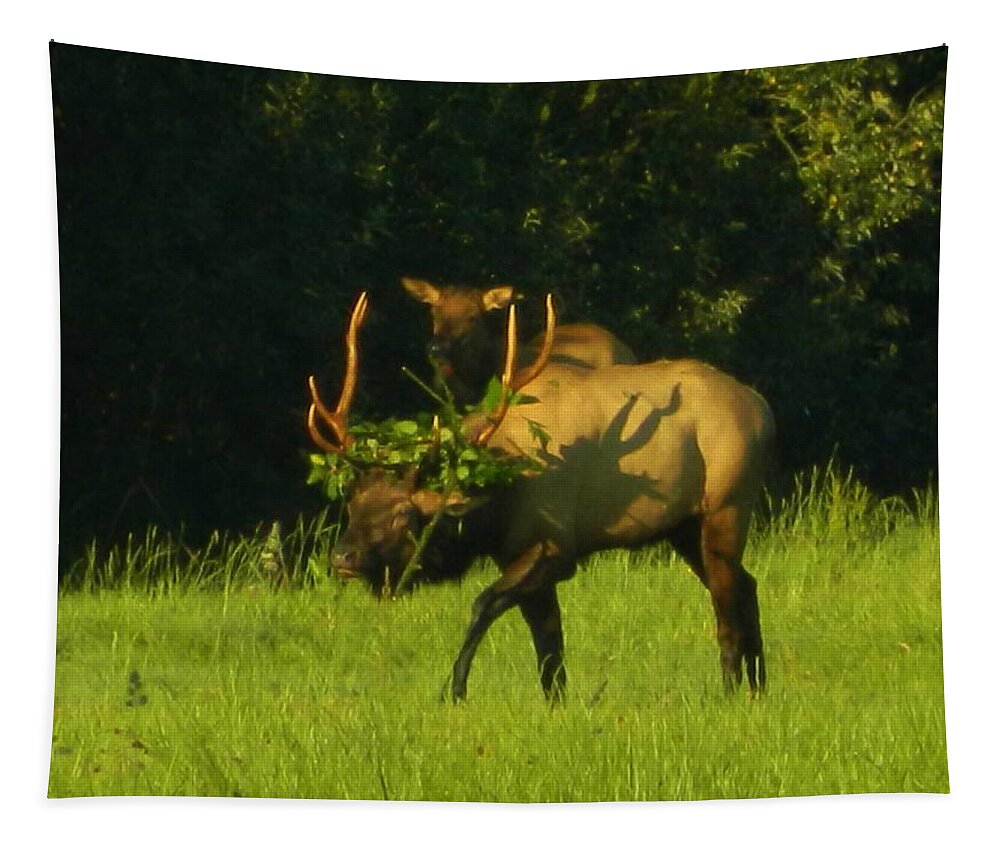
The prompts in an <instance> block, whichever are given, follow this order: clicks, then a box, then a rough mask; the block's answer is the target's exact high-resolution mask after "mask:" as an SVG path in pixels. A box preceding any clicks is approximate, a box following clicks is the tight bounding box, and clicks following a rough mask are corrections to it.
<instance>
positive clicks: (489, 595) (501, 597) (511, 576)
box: [451, 543, 545, 700]
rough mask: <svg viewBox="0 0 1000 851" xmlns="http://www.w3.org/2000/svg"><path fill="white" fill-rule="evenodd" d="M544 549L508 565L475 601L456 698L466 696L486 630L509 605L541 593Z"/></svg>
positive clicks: (456, 671)
mask: <svg viewBox="0 0 1000 851" xmlns="http://www.w3.org/2000/svg"><path fill="white" fill-rule="evenodd" d="M544 551H545V545H544V544H543V543H538V544H535V545H534V546H532V547H531V548H530V549H529V550H528V551H527V552H525V553H524V554H522V555H521V556H520V557H519V558H517V559H516V560H514V561H513V562H511V563H510V564H508V565H506V566H505V567H504V569H503V575H502V576H501V577H500V578H499V579H498V580H497V581H496V582H494V583H493V584H492V585H490V586H489V588H487V589H486V590H485V591H483V593H482V594H480V595H479V596H478V597H477V598H476V602H475V603H473V605H472V622H471V623H470V624H469V628H468V629H467V630H466V632H465V641H464V642H463V643H462V649H461V650H460V651H459V654H458V658H457V659H456V660H455V665H454V667H453V668H452V677H451V696H452V697H453V698H454V699H455V700H461V699H462V698H464V697H465V691H466V682H467V681H468V679H469V668H470V667H471V666H472V659H473V657H474V656H475V655H476V650H477V649H478V648H479V643H480V642H481V641H482V640H483V636H484V635H485V634H486V630H488V629H489V628H490V626H491V625H492V624H493V622H494V621H495V620H496V619H497V618H498V617H500V615H502V614H503V613H504V612H506V611H507V610H508V609H509V608H511V607H512V606H515V605H519V604H520V603H521V602H523V601H524V600H525V599H526V595H528V596H530V595H531V594H532V593H537V590H538V588H540V587H541V583H542V582H544V562H543V560H542V554H543V552H544ZM529 607H530V606H529Z"/></svg>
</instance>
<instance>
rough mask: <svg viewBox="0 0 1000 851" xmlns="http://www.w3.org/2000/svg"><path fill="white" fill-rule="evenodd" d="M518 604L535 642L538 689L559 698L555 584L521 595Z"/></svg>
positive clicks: (562, 684) (561, 674)
mask: <svg viewBox="0 0 1000 851" xmlns="http://www.w3.org/2000/svg"><path fill="white" fill-rule="evenodd" d="M518 605H519V606H520V607H521V614H522V615H523V616H524V619H525V620H526V621H527V623H528V626H529V627H530V628H531V637H532V639H533V640H534V642H535V653H536V654H537V655H538V673H539V674H540V675H541V679H542V690H543V691H544V692H545V696H546V697H547V698H548V699H549V700H550V701H558V700H561V699H562V697H563V695H564V694H565V692H566V669H565V668H564V667H563V632H562V617H561V615H560V613H559V600H558V599H557V598H556V588H555V586H554V585H545V586H543V587H541V588H539V589H538V590H537V591H535V592H533V593H530V594H529V595H528V596H526V597H524V598H523V599H522V600H521V602H520V603H519V604H518Z"/></svg>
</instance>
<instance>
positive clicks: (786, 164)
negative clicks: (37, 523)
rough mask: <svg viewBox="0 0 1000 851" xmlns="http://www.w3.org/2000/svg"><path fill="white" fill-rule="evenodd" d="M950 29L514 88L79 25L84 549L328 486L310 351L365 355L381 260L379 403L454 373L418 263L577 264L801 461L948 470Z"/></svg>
mask: <svg viewBox="0 0 1000 851" xmlns="http://www.w3.org/2000/svg"><path fill="white" fill-rule="evenodd" d="M946 55H947V54H946V50H945V49H944V48H937V49H932V50H925V51H916V52H913V53H904V54H896V55H891V56H882V57H874V58H868V59H858V60H850V61H845V62H834V63H823V64H817V65H805V66H791V67H784V68H770V69H758V70H751V71H745V72H730V73H721V74H699V75H691V76H677V77H661V78H648V79H634V80H605V81H582V82H571V83H545V84H516V85H515V84H510V85H507V84H455V83H423V82H421V83H416V82H405V81H393V80H367V79H355V78H346V77H332V76H322V75H316V74H307V73H292V72H279V71H270V70H264V69H256V68H246V67H239V66H231V65H216V64H213V63H202V62H193V61H187V60H176V59H164V58H158V57H150V56H143V55H137V54H127V53H118V52H112V51H102V50H94V49H88V48H76V47H68V46H65V45H53V47H52V69H53V95H54V105H55V113H54V115H55V135H56V161H57V180H58V193H59V199H58V203H59V230H60V234H59V236H60V274H61V293H62V357H63V373H62V381H63V406H62V441H63V445H62V508H61V511H62V518H61V520H62V529H63V548H64V557H67V556H69V557H71V556H73V555H74V554H75V553H74V549H75V548H77V547H79V545H80V544H81V543H82V542H85V541H86V540H88V539H89V538H90V537H91V536H93V535H98V536H99V537H102V538H115V537H118V536H120V535H122V534H124V533H125V532H127V531H128V530H130V529H134V528H136V527H138V526H142V525H145V524H146V523H148V522H156V523H158V524H160V525H161V526H163V525H165V526H168V527H171V526H179V525H187V526H188V528H189V530H190V531H198V530H207V529H211V528H215V527H224V528H234V529H236V528H249V527H252V526H253V525H255V524H256V523H257V522H259V521H260V520H261V519H262V518H269V517H281V518H284V517H285V516H287V515H289V514H293V513H295V512H297V511H300V510H303V509H307V508H309V507H310V505H312V504H314V503H311V502H310V500H313V499H316V497H315V496H314V495H313V494H311V492H310V491H309V490H307V489H305V486H304V471H305V462H304V458H303V456H304V455H305V453H306V451H307V440H306V438H305V436H304V430H303V428H302V425H301V422H302V415H303V411H304V408H305V406H306V404H307V397H306V393H305V389H304V385H303V377H304V376H305V375H307V374H308V373H310V372H315V371H317V370H318V371H319V373H320V376H321V379H322V380H323V381H326V382H329V383H331V384H335V383H336V381H337V380H338V379H339V370H340V368H341V366H340V362H339V360H340V344H339V333H340V329H341V328H342V327H343V320H344V313H345V311H346V310H347V309H348V307H349V305H350V302H351V301H352V298H353V295H354V294H355V293H356V292H357V291H358V290H360V289H367V290H369V291H370V292H371V294H372V304H373V314H372V317H371V319H370V321H369V324H368V326H367V327H366V330H365V333H364V340H363V343H362V377H363V384H362V389H361V397H360V398H359V400H358V402H357V403H356V404H357V405H358V406H359V407H360V408H361V409H362V412H363V413H364V414H366V415H368V414H371V415H377V416H378V417H386V416H395V417H400V418H410V417H412V416H413V415H414V413H415V412H416V411H418V410H419V409H420V408H421V406H422V405H423V402H424V401H425V400H424V398H423V396H422V395H421V394H420V393H419V391H417V390H416V389H415V388H414V386H413V385H412V383H411V382H409V381H407V380H406V379H405V378H404V377H402V376H401V375H400V372H399V367H400V366H401V365H402V364H408V365H409V366H411V367H412V368H413V369H415V370H417V371H418V372H422V373H423V374H427V372H428V369H427V367H426V366H425V361H424V356H423V346H424V344H425V342H426V339H427V337H428V331H429V329H428V327H427V325H428V323H427V318H426V316H424V315H423V314H422V313H421V312H420V311H418V310H416V309H415V308H414V306H413V305H412V304H410V303H409V302H408V300H407V299H406V297H405V295H404V294H403V293H402V292H401V290H400V288H399V278H400V277H401V276H403V275H411V276H419V277H425V278H428V279H430V280H434V281H439V282H453V283H468V284H475V285H486V284H488V283H491V282H499V283H513V284H515V285H516V286H517V287H518V288H519V289H521V290H522V291H523V292H525V293H526V294H527V295H528V296H529V297H533V296H536V297H537V298H529V299H528V301H527V302H526V306H528V307H530V306H531V305H532V304H540V302H541V295H542V294H543V293H545V292H548V291H550V290H551V291H555V292H556V294H557V296H558V299H559V302H560V315H561V317H562V319H563V320H564V321H567V320H570V319H581V318H586V319H589V320H593V321H597V322H600V323H602V324H604V325H606V326H607V327H609V328H611V329H612V330H613V331H615V332H616V333H617V334H618V335H619V336H621V337H622V339H624V340H625V341H627V342H628V343H629V344H630V345H631V346H632V347H633V348H634V349H635V350H636V351H637V353H638V354H639V355H640V356H641V357H642V358H643V359H650V358H656V357H677V356H694V357H700V358H704V359H706V360H709V361H711V362H713V363H716V364H717V365H719V366H720V367H722V368H724V369H727V370H729V371H731V372H733V373H734V374H736V375H737V376H738V377H740V378H741V379H743V380H745V381H748V382H750V383H752V384H753V385H755V386H756V387H758V389H760V390H761V392H763V393H764V395H765V396H766V397H767V398H768V399H769V401H770V402H771V404H772V406H773V407H774V409H775V412H776V414H777V419H778V424H779V431H780V442H781V447H782V450H781V451H782V462H783V464H784V466H785V467H786V468H787V469H796V468H802V467H804V466H806V465H808V464H811V463H815V462H818V461H824V460H826V458H828V457H829V455H830V453H831V452H832V451H833V450H834V448H835V447H836V448H837V451H838V452H839V455H840V457H841V459H842V460H843V461H845V462H847V463H850V464H852V465H853V466H854V467H855V468H856V469H857V470H858V471H859V473H860V474H861V475H862V476H863V477H864V478H865V479H866V480H868V481H869V482H870V483H872V484H873V485H875V486H876V487H878V488H879V489H881V490H883V491H892V490H899V489H904V488H907V487H909V486H911V485H914V484H922V483H924V482H925V481H926V478H927V476H928V474H929V473H931V472H933V470H934V468H935V465H936V439H937V432H936V398H937V386H936V382H937V372H936V323H937V266H938V243H939V240H938V226H939V213H940V204H939V197H940V195H939V193H940V162H941V145H942V117H943V105H944V79H945V63H946ZM539 313H540V310H539ZM536 321H539V317H536Z"/></svg>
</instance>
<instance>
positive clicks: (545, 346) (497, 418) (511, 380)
mask: <svg viewBox="0 0 1000 851" xmlns="http://www.w3.org/2000/svg"><path fill="white" fill-rule="evenodd" d="M555 331H556V311H555V307H553V305H552V293H549V294H548V295H547V296H546V297H545V340H544V342H543V343H542V350H541V351H540V352H539V353H538V357H537V358H535V362H534V363H533V364H532V365H531V366H529V367H528V368H527V369H523V370H521V371H520V372H519V373H518V374H517V375H516V376H515V375H514V364H515V363H516V362H517V306H516V305H514V304H511V305H510V307H508V308H507V347H506V357H505V358H504V366H503V375H502V376H501V379H500V384H501V391H500V406H499V407H498V408H497V409H496V411H495V412H494V413H493V416H491V417H490V418H489V420H488V422H487V424H486V426H485V427H484V428H483V429H482V430H481V431H480V432H479V433H478V434H477V435H475V436H474V437H473V438H472V443H473V444H475V445H476V446H484V445H485V444H486V441H488V440H489V439H490V438H491V437H492V436H493V433H494V432H495V431H496V430H497V429H498V428H499V427H500V423H502V422H503V418H504V417H505V416H506V415H507V409H508V408H509V407H510V400H511V397H512V396H513V395H514V394H515V393H516V392H517V391H518V390H520V389H521V388H522V387H524V386H525V385H526V384H527V383H528V382H529V381H531V380H532V379H534V378H536V377H537V376H538V374H539V373H540V372H541V371H542V370H543V369H545V366H546V364H548V361H549V355H550V354H552V343H553V340H554V338H555Z"/></svg>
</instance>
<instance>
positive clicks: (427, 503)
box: [410, 490, 488, 517]
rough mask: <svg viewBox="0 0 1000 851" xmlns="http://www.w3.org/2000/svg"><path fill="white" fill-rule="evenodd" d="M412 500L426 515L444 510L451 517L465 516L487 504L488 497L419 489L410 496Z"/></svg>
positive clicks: (429, 515) (430, 515) (432, 514)
mask: <svg viewBox="0 0 1000 851" xmlns="http://www.w3.org/2000/svg"><path fill="white" fill-rule="evenodd" d="M410 501H411V502H412V503H413V504H414V505H415V506H416V507H417V510H418V511H419V512H420V513H421V514H423V515H424V516H425V517H432V516H434V515H435V514H437V513H438V511H443V512H444V513H445V514H447V515H448V516H449V517H464V516H465V515H466V514H468V513H469V512H470V511H472V510H473V509H474V508H479V506H481V505H485V504H486V502H487V501H488V497H485V496H475V497H470V496H466V495H465V494H463V493H461V492H460V491H454V492H452V493H450V494H447V495H446V494H443V493H437V492H435V491H429V490H419V491H417V492H416V493H415V494H413V496H412V497H410Z"/></svg>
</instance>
